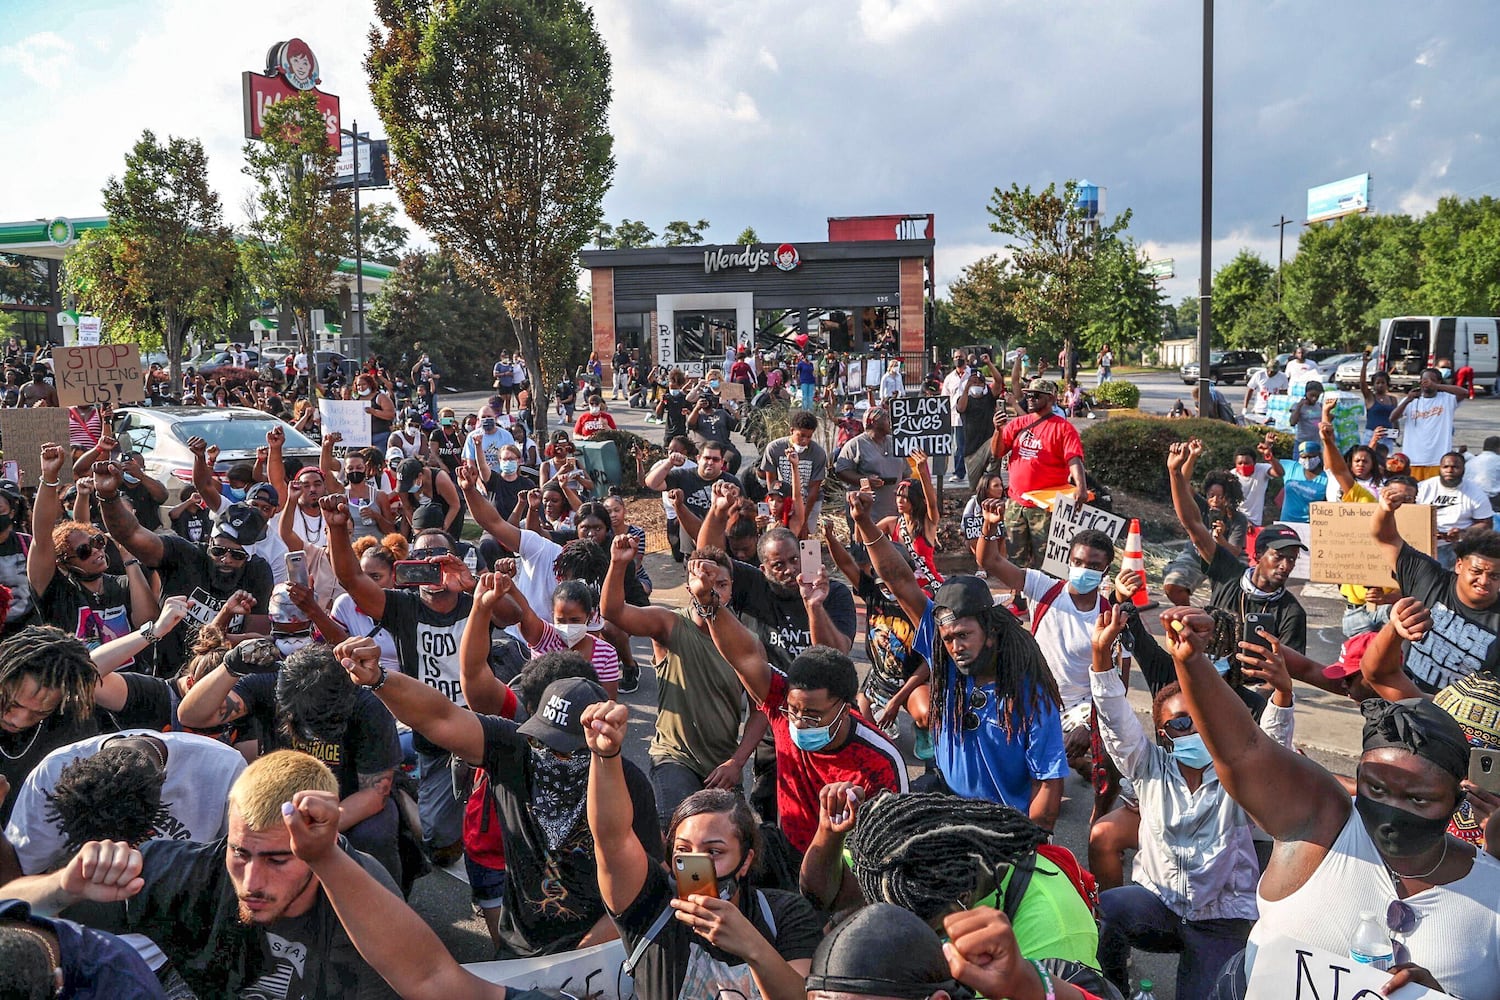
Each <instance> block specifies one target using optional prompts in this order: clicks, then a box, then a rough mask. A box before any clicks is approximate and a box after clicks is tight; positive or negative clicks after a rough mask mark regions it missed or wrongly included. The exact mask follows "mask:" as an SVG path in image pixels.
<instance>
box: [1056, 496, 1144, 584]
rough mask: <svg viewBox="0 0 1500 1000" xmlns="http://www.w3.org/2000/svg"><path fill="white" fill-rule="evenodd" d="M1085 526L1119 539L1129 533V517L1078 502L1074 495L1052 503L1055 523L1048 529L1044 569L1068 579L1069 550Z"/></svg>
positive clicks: (1059, 577) (1058, 576) (1060, 577)
mask: <svg viewBox="0 0 1500 1000" xmlns="http://www.w3.org/2000/svg"><path fill="white" fill-rule="evenodd" d="M1085 528H1093V529H1094V530H1096V531H1102V532H1104V533H1105V534H1106V535H1108V536H1109V537H1110V538H1111V539H1112V540H1113V541H1115V542H1118V541H1119V540H1120V536H1121V535H1123V534H1125V519H1124V518H1123V517H1120V516H1119V515H1118V514H1111V513H1110V512H1109V511H1106V510H1100V509H1099V508H1098V507H1090V506H1089V505H1088V504H1083V505H1081V506H1080V505H1078V504H1075V503H1074V502H1073V501H1072V500H1071V499H1070V498H1067V497H1058V498H1057V502H1056V503H1055V504H1053V506H1052V526H1051V528H1050V529H1049V530H1048V531H1047V551H1046V554H1045V555H1044V557H1043V559H1042V572H1043V573H1048V574H1050V575H1052V576H1055V577H1057V578H1058V579H1060V580H1066V579H1067V578H1068V569H1069V567H1068V552H1069V550H1071V549H1072V548H1073V536H1074V535H1076V534H1078V533H1079V532H1080V531H1083V530H1084V529H1085Z"/></svg>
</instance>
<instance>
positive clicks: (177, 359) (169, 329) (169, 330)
mask: <svg viewBox="0 0 1500 1000" xmlns="http://www.w3.org/2000/svg"><path fill="white" fill-rule="evenodd" d="M184 332H185V331H184V330H183V329H182V326H181V325H180V324H178V322H177V320H176V317H174V316H173V315H172V314H171V313H168V314H167V317H166V322H165V323H163V324H162V331H161V342H162V347H163V349H165V350H166V352H167V377H168V378H170V379H171V381H170V382H168V383H167V393H166V394H167V395H168V396H175V395H177V389H178V388H179V387H180V386H181V385H182V340H183V335H184ZM150 370H151V366H150V365H147V366H146V371H147V372H149V371H150ZM150 377H151V376H150V375H149V374H148V375H147V376H146V378H147V379H150ZM146 398H147V399H148V400H149V399H150V398H151V385H150V383H149V382H148V383H147V385H146Z"/></svg>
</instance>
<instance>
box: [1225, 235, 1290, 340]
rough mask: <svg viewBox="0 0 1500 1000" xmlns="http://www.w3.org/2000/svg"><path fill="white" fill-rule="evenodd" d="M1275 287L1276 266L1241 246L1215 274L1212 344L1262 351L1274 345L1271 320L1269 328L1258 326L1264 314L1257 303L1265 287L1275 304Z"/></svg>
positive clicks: (1275, 335) (1274, 335)
mask: <svg viewBox="0 0 1500 1000" xmlns="http://www.w3.org/2000/svg"><path fill="white" fill-rule="evenodd" d="M1275 289H1276V271H1275V269H1274V268H1272V267H1271V265H1270V264H1268V263H1266V262H1265V260H1263V259H1262V258H1261V256H1260V254H1258V253H1256V252H1255V251H1253V250H1250V249H1249V248H1242V249H1241V250H1240V252H1239V253H1237V254H1235V256H1234V259H1233V260H1231V261H1230V262H1229V263H1227V264H1225V265H1224V266H1223V267H1221V268H1219V270H1218V271H1216V272H1215V273H1214V297H1213V311H1214V316H1213V318H1214V328H1213V332H1214V340H1215V341H1216V342H1217V343H1216V345H1215V346H1218V345H1227V346H1229V347H1234V348H1240V349H1242V350H1256V349H1259V350H1262V351H1264V350H1265V349H1266V348H1267V347H1270V346H1274V345H1275V344H1276V341H1277V335H1278V330H1277V329H1276V325H1275V323H1274V320H1273V321H1272V324H1271V329H1265V328H1263V327H1262V326H1261V324H1263V323H1264V322H1265V321H1266V319H1267V317H1266V316H1265V314H1264V311H1263V309H1260V308H1257V303H1259V302H1260V301H1261V300H1262V299H1263V298H1264V297H1265V296H1266V294H1267V292H1268V290H1269V292H1270V295H1271V301H1272V302H1273V303H1274V302H1275Z"/></svg>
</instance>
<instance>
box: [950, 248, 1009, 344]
mask: <svg viewBox="0 0 1500 1000" xmlns="http://www.w3.org/2000/svg"><path fill="white" fill-rule="evenodd" d="M1020 289H1021V279H1020V277H1019V276H1018V275H1017V274H1016V273H1015V271H1014V270H1013V269H1012V268H1011V266H1010V261H1009V260H1007V259H1006V258H1004V257H1001V256H1000V255H999V254H989V255H987V256H984V257H981V258H979V259H978V260H976V261H975V262H974V263H972V264H970V265H969V266H968V267H965V268H964V269H963V270H962V271H960V272H959V275H958V277H957V278H956V279H954V281H953V283H952V284H951V285H949V286H948V306H947V308H946V310H945V311H946V316H945V317H944V318H945V320H946V327H947V328H948V329H951V330H952V331H953V334H954V338H955V339H956V340H957V342H956V343H953V344H939V345H938V346H939V347H942V348H944V349H952V348H954V347H964V346H967V345H969V344H995V345H998V346H1000V347H1002V348H1004V349H1009V347H1010V345H1011V343H1012V342H1013V341H1015V342H1019V341H1021V340H1024V339H1025V338H1026V326H1025V324H1024V323H1022V322H1021V320H1020V318H1019V317H1017V316H1016V312H1015V300H1016V296H1017V295H1018V294H1019V293H1020Z"/></svg>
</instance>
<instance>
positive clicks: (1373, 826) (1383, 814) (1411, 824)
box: [1354, 795, 1448, 858]
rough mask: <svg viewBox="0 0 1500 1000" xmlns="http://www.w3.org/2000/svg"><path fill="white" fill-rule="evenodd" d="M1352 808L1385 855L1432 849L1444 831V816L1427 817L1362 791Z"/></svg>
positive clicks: (1410, 854)
mask: <svg viewBox="0 0 1500 1000" xmlns="http://www.w3.org/2000/svg"><path fill="white" fill-rule="evenodd" d="M1354 809H1355V811H1356V812H1358V813H1359V821H1360V822H1361V823H1363V824H1364V825H1365V832H1366V833H1368V834H1369V835H1370V839H1371V840H1373V841H1374V842H1375V847H1376V849H1377V850H1378V851H1380V853H1381V854H1382V855H1384V856H1385V857H1388V858H1414V857H1417V856H1418V855H1420V854H1423V853H1425V852H1427V851H1430V850H1432V848H1434V847H1435V846H1437V844H1438V843H1439V842H1441V841H1442V839H1443V838H1444V837H1445V836H1447V834H1448V817H1447V816H1439V817H1437V818H1436V819H1429V818H1428V817H1426V816H1418V815H1417V814H1416V813H1414V812H1407V811H1406V810H1405V809H1397V808H1396V807H1395V806H1392V805H1387V804H1386V803H1384V802H1376V801H1375V800H1374V799H1370V798H1366V797H1365V796H1363V795H1356V796H1355V797H1354Z"/></svg>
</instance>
